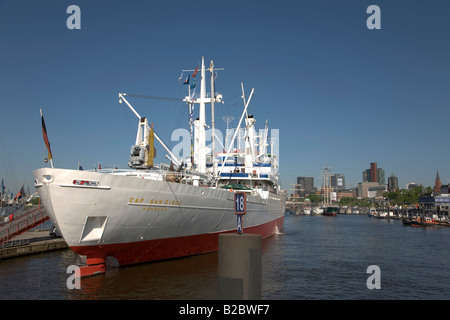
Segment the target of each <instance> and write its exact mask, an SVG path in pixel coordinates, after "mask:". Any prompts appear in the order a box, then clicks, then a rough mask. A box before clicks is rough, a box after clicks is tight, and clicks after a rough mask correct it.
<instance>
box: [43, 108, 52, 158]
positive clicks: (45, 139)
mask: <svg viewBox="0 0 450 320" xmlns="http://www.w3.org/2000/svg"><path fill="white" fill-rule="evenodd" d="M41 120H42V134H43V135H44V142H45V146H46V147H47V151H48V160H51V159H52V157H53V156H52V150H50V142H49V141H48V136H47V129H46V128H45V121H44V116H43V114H42V109H41Z"/></svg>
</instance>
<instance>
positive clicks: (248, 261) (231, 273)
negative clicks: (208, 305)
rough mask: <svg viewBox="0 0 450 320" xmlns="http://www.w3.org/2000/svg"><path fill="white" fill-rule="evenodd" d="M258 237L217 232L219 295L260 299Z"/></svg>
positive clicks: (260, 263)
mask: <svg viewBox="0 0 450 320" xmlns="http://www.w3.org/2000/svg"><path fill="white" fill-rule="evenodd" d="M261 241H262V240H261V236H260V235H259V234H251V233H245V234H235V233H224V234H220V235H219V252H218V255H219V266H218V269H219V297H218V298H219V299H221V300H259V299H261V281H262V273H261V269H262V259H261V254H262V250H261Z"/></svg>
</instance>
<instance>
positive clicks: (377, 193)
mask: <svg viewBox="0 0 450 320" xmlns="http://www.w3.org/2000/svg"><path fill="white" fill-rule="evenodd" d="M386 191H387V188H386V185H385V184H383V185H377V186H371V187H369V188H368V189H367V198H377V197H382V196H383V193H384V192H386Z"/></svg>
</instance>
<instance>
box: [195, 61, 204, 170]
mask: <svg viewBox="0 0 450 320" xmlns="http://www.w3.org/2000/svg"><path fill="white" fill-rule="evenodd" d="M201 77H202V79H201V84H200V111H199V128H198V130H199V132H198V167H197V169H198V171H200V172H202V173H206V137H205V125H206V123H205V93H206V82H205V58H204V57H202V72H201Z"/></svg>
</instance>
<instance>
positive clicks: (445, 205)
mask: <svg viewBox="0 0 450 320" xmlns="http://www.w3.org/2000/svg"><path fill="white" fill-rule="evenodd" d="M419 205H420V206H421V208H422V209H421V210H422V212H421V214H424V215H427V216H429V217H433V215H437V216H438V217H447V218H448V217H449V211H450V196H449V195H448V194H447V195H445V196H444V195H431V196H423V197H420V198H419Z"/></svg>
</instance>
